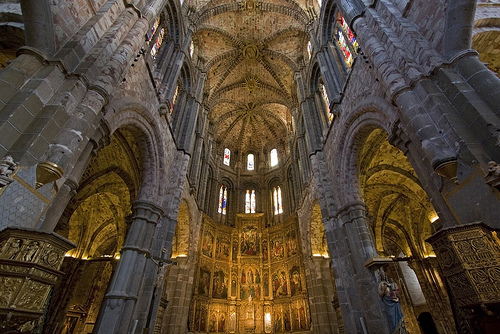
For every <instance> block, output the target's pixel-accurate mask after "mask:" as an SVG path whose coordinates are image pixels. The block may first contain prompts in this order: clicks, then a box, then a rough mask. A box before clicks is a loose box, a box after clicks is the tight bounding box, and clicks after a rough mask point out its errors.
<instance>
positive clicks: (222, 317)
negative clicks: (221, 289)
mask: <svg viewBox="0 0 500 334" xmlns="http://www.w3.org/2000/svg"><path fill="white" fill-rule="evenodd" d="M225 327H226V314H225V313H221V314H220V315H219V324H218V327H217V329H218V330H217V332H219V333H224V328H225Z"/></svg>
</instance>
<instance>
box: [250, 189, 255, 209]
mask: <svg viewBox="0 0 500 334" xmlns="http://www.w3.org/2000/svg"><path fill="white" fill-rule="evenodd" d="M250 213H255V190H252V195H251V196H250Z"/></svg>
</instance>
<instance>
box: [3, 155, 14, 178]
mask: <svg viewBox="0 0 500 334" xmlns="http://www.w3.org/2000/svg"><path fill="white" fill-rule="evenodd" d="M16 167H17V164H16V163H15V162H14V159H13V158H12V157H11V156H10V155H6V156H5V157H3V159H2V160H0V176H6V177H9V175H10V174H12V173H13V172H14V171H15V170H16Z"/></svg>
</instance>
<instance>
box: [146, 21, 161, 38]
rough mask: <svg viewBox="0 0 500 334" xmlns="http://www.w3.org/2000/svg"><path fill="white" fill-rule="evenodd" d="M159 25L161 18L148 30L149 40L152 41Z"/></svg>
mask: <svg viewBox="0 0 500 334" xmlns="http://www.w3.org/2000/svg"><path fill="white" fill-rule="evenodd" d="M158 25H160V18H157V19H156V21H155V23H154V24H153V26H152V27H151V30H150V31H149V32H148V42H150V41H151V39H152V38H153V36H154V34H155V32H156V29H158Z"/></svg>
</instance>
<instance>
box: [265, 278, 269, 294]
mask: <svg viewBox="0 0 500 334" xmlns="http://www.w3.org/2000/svg"><path fill="white" fill-rule="evenodd" d="M264 296H266V297H269V275H268V274H267V273H265V274H264Z"/></svg>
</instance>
